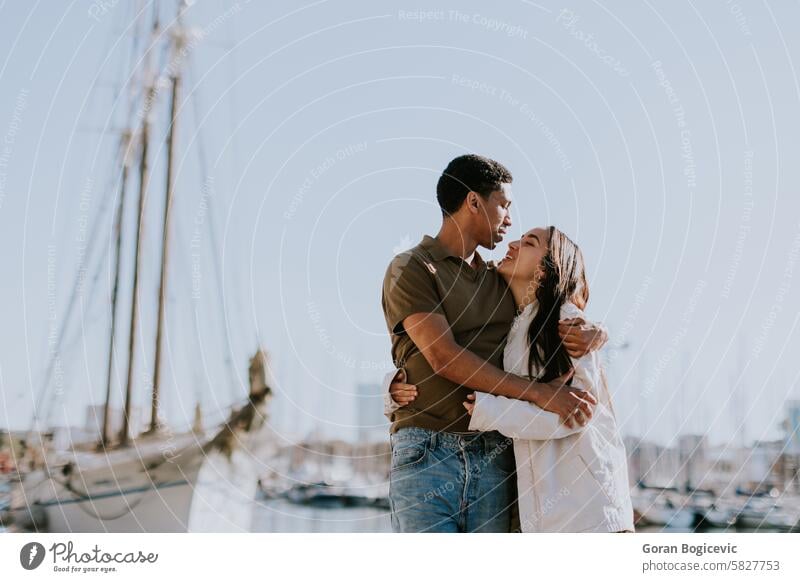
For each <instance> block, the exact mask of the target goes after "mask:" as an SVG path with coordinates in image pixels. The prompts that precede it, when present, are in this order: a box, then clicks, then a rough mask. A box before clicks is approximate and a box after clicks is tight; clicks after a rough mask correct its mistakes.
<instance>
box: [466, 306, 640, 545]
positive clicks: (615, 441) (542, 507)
mask: <svg viewBox="0 0 800 582" xmlns="http://www.w3.org/2000/svg"><path fill="white" fill-rule="evenodd" d="M536 308H537V305H536V303H535V302H534V303H533V304H531V305H528V306H527V307H526V308H525V309H524V310H523V312H522V313H521V314H519V315H518V316H517V317H516V318H515V319H514V322H513V324H512V327H511V331H510V332H509V336H508V340H507V343H506V347H505V352H504V354H503V367H504V368H505V370H506V371H508V372H513V373H514V374H517V375H519V376H524V377H529V376H528V353H529V351H528V350H529V347H528V326H529V325H530V323H531V321H532V320H533V317H534V315H535V314H536V311H535V310H536ZM574 317H583V318H584V319H585V316H584V314H583V312H582V311H581V310H580V309H578V307H577V306H575V305H573V304H572V303H567V304H565V305H563V306H562V308H561V313H560V318H561V319H562V320H563V319H569V318H574ZM572 364H573V367H574V368H575V373H574V375H573V379H572V386H574V387H578V388H581V389H584V390H588V391H590V392H591V393H592V394H594V396H595V397H596V398H597V400H598V404H597V406H596V407H595V410H594V414H593V416H592V419H591V420H590V421H589V423H588V424H587V425H586V426H575V427H573V428H568V427H567V426H566V425H564V424H563V423H562V422H561V420H560V418H559V416H558V415H557V414H555V413H552V412H548V411H545V410H543V409H541V408H539V407H538V406H536V405H535V404H531V403H529V402H525V401H522V400H516V399H513V398H506V397H503V396H494V395H491V394H486V393H483V392H476V393H475V394H476V401H475V409H474V411H473V414H472V419H471V421H470V425H469V428H470V430H481V431H488V430H497V431H499V432H501V433H502V434H504V435H506V436H509V437H512V438H513V439H514V454H515V457H516V462H517V485H518V491H519V512H520V523H521V526H522V531H523V532H556V531H563V532H577V531H594V532H614V531H622V530H631V531H633V508H632V505H631V499H630V487H629V482H628V469H627V460H626V454H625V447H624V445H623V443H622V439H621V437H620V434H619V430H618V428H617V423H616V418H615V415H614V411H613V408H612V405H611V398H610V395H609V393H608V389H607V388H606V385H605V374H604V373H603V370H602V368H601V366H600V360H599V355H598V354H597V353H596V352H592V353H589V354H587V355H585V356H583V357H581V358H579V359H575V358H573V359H572ZM539 376H540V372H539V371H536V373H535V374H534V377H537V378H538V377H539Z"/></svg>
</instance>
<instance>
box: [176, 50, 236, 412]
mask: <svg viewBox="0 0 800 582" xmlns="http://www.w3.org/2000/svg"><path fill="white" fill-rule="evenodd" d="M193 65H194V61H193V60H192V59H189V62H188V64H187V73H188V74H189V78H190V79H192V81H194V79H195V75H194V66H193ZM192 88H193V89H192V91H190V93H189V94H190V96H191V99H192V110H193V113H194V118H195V125H196V126H197V130H196V133H197V155H198V163H199V164H200V175H201V176H203V177H204V178H203V179H204V180H206V178H208V177H212V176H211V175H210V174H209V171H208V158H207V157H206V150H205V139H204V138H203V127H202V126H201V125H200V119H202V118H201V116H200V103H199V101H200V98H199V97H198V92H197V90H195V89H194V85H192ZM208 187H209V188H211V193H210V194H209V195H208V196H206V209H207V211H206V217H207V218H208V221H207V223H208V226H207V228H208V236H209V239H210V240H211V259H212V263H213V265H214V275H215V276H214V279H215V282H216V288H217V299H218V301H219V306H220V314H219V318H220V319H221V322H220V325H221V327H222V335H223V337H224V339H225V358H224V361H225V368H226V370H227V372H228V389H229V391H230V395H231V396H232V397H233V398H234V402H236V401H238V400H239V398H240V397H241V396H240V394H238V392H237V390H236V387H237V382H236V372H235V370H234V366H233V347H232V345H231V337H230V329H229V326H228V313H227V308H226V303H225V291H224V289H223V278H222V268H221V265H220V254H221V252H222V249H220V248H219V245H218V241H217V232H216V228H215V226H214V225H215V222H214V211H213V208H212V206H213V204H214V193H215V192H214V186H213V182H212V183H211V184H209V185H208ZM202 195H203V196H205V195H206V192H205V191H203V193H202Z"/></svg>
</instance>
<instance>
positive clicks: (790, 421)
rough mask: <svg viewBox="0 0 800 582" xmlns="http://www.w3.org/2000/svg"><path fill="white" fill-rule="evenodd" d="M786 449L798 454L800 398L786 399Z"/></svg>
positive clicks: (799, 447)
mask: <svg viewBox="0 0 800 582" xmlns="http://www.w3.org/2000/svg"><path fill="white" fill-rule="evenodd" d="M786 441H787V444H786V450H787V452H789V453H794V454H800V400H787V401H786Z"/></svg>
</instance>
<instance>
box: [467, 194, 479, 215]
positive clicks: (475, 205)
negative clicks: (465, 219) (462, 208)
mask: <svg viewBox="0 0 800 582" xmlns="http://www.w3.org/2000/svg"><path fill="white" fill-rule="evenodd" d="M480 197H481V195H480V194H478V193H477V192H475V191H473V190H470V191H469V192H467V199H466V200H465V201H464V204H465V205H466V207H467V209H468V210H469V211H470V212H471V213H472V214H478V213H479V212H483V208H482V206H481V201H480V200H479V198H480Z"/></svg>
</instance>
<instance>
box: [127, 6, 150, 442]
mask: <svg viewBox="0 0 800 582" xmlns="http://www.w3.org/2000/svg"><path fill="white" fill-rule="evenodd" d="M153 14H154V17H153V28H152V32H151V38H152V39H155V38H156V37H157V32H158V12H157V10H156V9H155V7H154V12H153ZM147 50H148V68H147V71H145V79H146V80H147V83H148V84H149V86H148V87H147V93H146V97H145V101H144V108H145V109H144V110H143V113H144V119H143V121H142V137H141V142H142V149H141V154H140V155H141V157H140V159H139V202H138V205H137V211H136V243H135V244H136V255H135V260H134V264H133V298H132V300H131V330H130V334H129V335H130V337H129V340H128V378H127V382H126V384H125V410H124V412H123V414H122V429H121V430H120V433H119V444H120V446H125V445H127V444H128V440H129V436H130V435H129V432H130V414H131V400H132V395H133V364H134V356H135V354H136V319H137V317H138V315H139V267H140V265H139V264H140V263H141V255H142V215H143V214H144V201H145V196H146V194H147V181H148V179H149V167H148V163H147V156H148V150H149V148H148V146H149V143H150V114H151V111H152V108H153V107H154V106H155V98H156V86H155V83H154V81H153V78H152V75H151V73H150V67H149V60H150V56H149V51H151V50H152V47H148V49H147Z"/></svg>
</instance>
